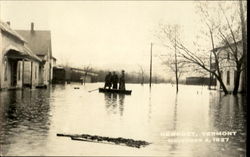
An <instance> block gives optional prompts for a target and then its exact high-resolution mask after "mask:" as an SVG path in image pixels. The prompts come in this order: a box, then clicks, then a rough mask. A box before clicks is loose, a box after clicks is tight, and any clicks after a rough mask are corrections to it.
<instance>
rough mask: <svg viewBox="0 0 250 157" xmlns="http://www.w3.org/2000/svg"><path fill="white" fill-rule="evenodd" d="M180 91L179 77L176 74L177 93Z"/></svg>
mask: <svg viewBox="0 0 250 157" xmlns="http://www.w3.org/2000/svg"><path fill="white" fill-rule="evenodd" d="M178 91H179V79H178V77H177V76H176V93H178Z"/></svg>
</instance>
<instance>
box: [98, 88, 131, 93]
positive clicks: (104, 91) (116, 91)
mask: <svg viewBox="0 0 250 157" xmlns="http://www.w3.org/2000/svg"><path fill="white" fill-rule="evenodd" d="M99 92H102V93H118V94H131V92H132V90H119V89H104V88H99Z"/></svg>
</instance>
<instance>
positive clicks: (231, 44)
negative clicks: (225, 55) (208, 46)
mask: <svg viewBox="0 0 250 157" xmlns="http://www.w3.org/2000/svg"><path fill="white" fill-rule="evenodd" d="M242 42H243V41H242V40H239V41H237V42H236V43H230V45H228V44H226V45H224V46H220V47H216V48H214V51H218V50H222V49H226V48H228V47H229V46H235V45H238V44H242ZM211 51H213V50H211Z"/></svg>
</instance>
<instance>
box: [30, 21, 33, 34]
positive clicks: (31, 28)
mask: <svg viewBox="0 0 250 157" xmlns="http://www.w3.org/2000/svg"><path fill="white" fill-rule="evenodd" d="M30 26H31V27H30V31H31V32H34V23H33V22H31V25H30Z"/></svg>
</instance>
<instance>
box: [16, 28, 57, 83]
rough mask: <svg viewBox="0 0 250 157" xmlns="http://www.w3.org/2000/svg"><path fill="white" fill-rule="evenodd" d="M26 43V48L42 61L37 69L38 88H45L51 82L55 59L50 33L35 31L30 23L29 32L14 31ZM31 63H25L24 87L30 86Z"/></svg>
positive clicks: (47, 31)
mask: <svg viewBox="0 0 250 157" xmlns="http://www.w3.org/2000/svg"><path fill="white" fill-rule="evenodd" d="M16 31H17V33H18V34H20V35H21V36H22V37H23V38H24V39H25V40H26V41H27V43H26V44H27V46H28V47H29V48H30V49H31V51H32V52H34V53H35V54H36V55H37V56H38V57H39V59H40V60H41V61H42V63H41V64H39V67H38V69H39V70H38V73H39V81H38V86H47V85H48V84H49V83H51V82H52V78H53V63H54V62H55V60H56V59H55V58H54V57H53V56H52V48H51V33H50V31H49V30H35V28H34V23H31V26H30V30H16ZM32 66H33V65H32V63H31V62H25V72H24V74H25V80H24V83H25V85H27V86H29V85H31V82H30V78H31V77H32V76H31V75H30V71H31V69H32Z"/></svg>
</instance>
